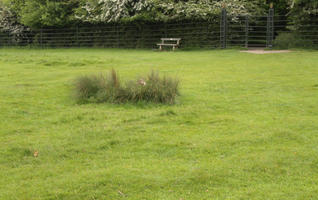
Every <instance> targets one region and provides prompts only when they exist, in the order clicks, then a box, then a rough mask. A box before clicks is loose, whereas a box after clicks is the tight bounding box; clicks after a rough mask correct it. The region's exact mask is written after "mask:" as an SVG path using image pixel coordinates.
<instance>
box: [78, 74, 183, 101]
mask: <svg viewBox="0 0 318 200" xmlns="http://www.w3.org/2000/svg"><path fill="white" fill-rule="evenodd" d="M178 88H179V81H178V80H177V79H176V78H172V77H167V76H160V75H159V73H158V72H154V71H152V72H151V73H150V74H149V75H148V76H146V77H142V78H139V79H137V80H131V81H128V82H126V83H125V84H122V83H121V82H120V80H119V77H118V75H117V73H116V71H115V70H112V71H111V73H110V74H106V75H105V74H99V75H91V76H81V77H79V78H77V79H76V81H75V87H74V90H75V98H76V101H77V102H78V103H90V102H96V103H102V102H109V103H127V102H133V103H136V102H154V103H164V104H173V103H175V99H176V96H178V95H179V89H178Z"/></svg>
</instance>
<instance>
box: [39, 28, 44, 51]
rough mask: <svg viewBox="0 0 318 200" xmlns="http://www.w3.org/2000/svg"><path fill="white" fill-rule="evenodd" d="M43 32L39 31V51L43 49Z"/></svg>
mask: <svg viewBox="0 0 318 200" xmlns="http://www.w3.org/2000/svg"><path fill="white" fill-rule="evenodd" d="M42 40H43V30H42V28H41V29H40V46H41V49H42V48H43V41H42Z"/></svg>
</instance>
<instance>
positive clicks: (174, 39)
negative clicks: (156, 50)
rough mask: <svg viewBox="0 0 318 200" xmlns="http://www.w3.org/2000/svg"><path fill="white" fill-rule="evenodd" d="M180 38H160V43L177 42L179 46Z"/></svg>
mask: <svg viewBox="0 0 318 200" xmlns="http://www.w3.org/2000/svg"><path fill="white" fill-rule="evenodd" d="M180 40H181V38H161V41H162V43H163V44H164V43H165V41H172V42H177V44H178V45H179V43H180Z"/></svg>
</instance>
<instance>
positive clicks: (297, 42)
mask: <svg viewBox="0 0 318 200" xmlns="http://www.w3.org/2000/svg"><path fill="white" fill-rule="evenodd" d="M312 46H313V42H312V41H310V40H308V39H303V38H301V36H300V35H299V34H297V33H280V34H279V35H278V36H277V37H276V39H275V41H274V47H275V48H278V49H290V48H310V47H312Z"/></svg>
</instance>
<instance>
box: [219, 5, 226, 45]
mask: <svg viewBox="0 0 318 200" xmlns="http://www.w3.org/2000/svg"><path fill="white" fill-rule="evenodd" d="M226 38H227V12H226V9H225V8H222V12H221V22H220V43H221V44H220V45H221V48H222V49H225V48H226V43H227V41H226Z"/></svg>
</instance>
